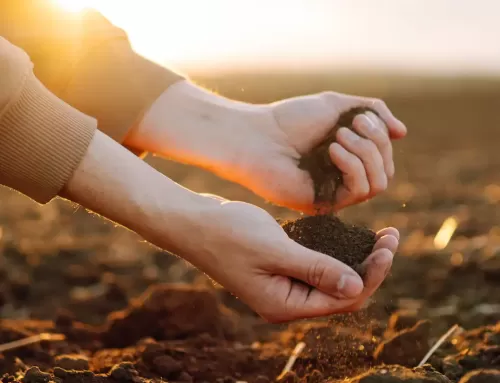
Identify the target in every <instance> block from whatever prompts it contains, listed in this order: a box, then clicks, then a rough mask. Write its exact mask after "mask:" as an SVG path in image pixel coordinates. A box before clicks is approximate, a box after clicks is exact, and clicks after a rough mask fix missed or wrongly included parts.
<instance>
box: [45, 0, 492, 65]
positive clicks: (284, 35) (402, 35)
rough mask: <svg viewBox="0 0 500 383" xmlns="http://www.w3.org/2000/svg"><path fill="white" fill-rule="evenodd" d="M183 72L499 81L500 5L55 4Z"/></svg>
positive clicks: (340, 0) (327, 1)
mask: <svg viewBox="0 0 500 383" xmlns="http://www.w3.org/2000/svg"><path fill="white" fill-rule="evenodd" d="M54 1H57V2H59V3H60V4H61V5H63V6H66V7H70V8H71V9H73V10H77V9H78V8H81V7H82V6H84V5H86V6H89V5H90V6H94V7H95V8H97V9H98V10H100V11H101V12H102V13H103V14H104V15H105V16H106V17H108V18H109V19H110V20H111V21H112V22H113V23H115V24H116V25H118V26H120V27H122V28H124V29H125V30H126V31H127V32H128V34H129V37H130V39H131V42H132V44H133V46H134V48H135V49H136V50H137V51H138V52H139V53H141V54H143V55H144V56H146V57H148V58H150V59H152V60H155V61H157V62H159V63H169V64H171V65H174V66H179V67H182V68H197V69H199V68H205V69H207V70H213V69H215V68H226V67H231V68H238V67H269V66H274V67H280V68H290V69H299V68H304V67H317V68H321V67H322V68H328V67H335V68H339V67H340V68H345V69H353V68H354V69H355V68H361V69H369V70H370V69H372V70H398V71H403V72H405V71H406V72H408V71H409V72H422V71H430V72H439V73H441V74H442V73H449V74H456V73H472V74H478V73H479V74H484V73H487V74H490V73H496V74H500V22H499V20H498V19H499V18H500V0H141V1H125V0H54Z"/></svg>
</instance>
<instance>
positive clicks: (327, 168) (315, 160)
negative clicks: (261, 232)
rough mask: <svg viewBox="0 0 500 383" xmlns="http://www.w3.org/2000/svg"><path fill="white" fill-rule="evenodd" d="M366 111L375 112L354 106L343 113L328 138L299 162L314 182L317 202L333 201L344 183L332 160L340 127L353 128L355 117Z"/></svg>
mask: <svg viewBox="0 0 500 383" xmlns="http://www.w3.org/2000/svg"><path fill="white" fill-rule="evenodd" d="M366 112H372V113H375V112H374V111H373V110H371V109H369V108H353V109H351V110H349V111H348V112H346V113H344V114H342V115H341V116H340V118H339V120H338V122H337V124H336V125H335V126H334V127H333V129H332V130H331V131H330V133H329V134H328V135H327V136H326V138H325V139H324V140H323V141H322V142H321V143H320V144H319V145H317V146H316V147H315V148H313V149H312V150H311V151H310V152H309V153H307V154H304V155H303V156H302V157H301V159H300V162H299V168H301V169H303V170H307V171H308V172H309V174H310V175H311V178H312V180H313V183H314V192H315V203H317V204H322V203H324V202H328V203H331V202H332V201H334V200H335V192H336V191H337V188H338V187H339V186H340V185H342V172H341V171H340V169H339V168H338V167H337V166H336V165H335V164H334V163H333V162H332V160H331V157H330V152H329V148H330V145H331V144H332V143H333V142H335V140H336V137H337V131H338V130H339V129H340V128H350V129H351V128H352V124H353V120H354V118H355V117H356V116H357V115H359V114H363V113H366Z"/></svg>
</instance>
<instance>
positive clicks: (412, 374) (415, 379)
mask: <svg viewBox="0 0 500 383" xmlns="http://www.w3.org/2000/svg"><path fill="white" fill-rule="evenodd" d="M348 382H350V383H400V382H401V383H403V382H405V383H451V381H450V380H449V379H448V378H447V377H446V376H444V375H442V374H440V373H439V372H438V371H436V370H435V369H434V368H432V367H431V366H429V365H425V366H422V367H417V368H413V369H409V368H405V367H402V366H378V367H376V368H373V369H371V370H369V371H367V372H365V373H364V374H361V375H359V376H356V377H354V378H351V379H349V380H348Z"/></svg>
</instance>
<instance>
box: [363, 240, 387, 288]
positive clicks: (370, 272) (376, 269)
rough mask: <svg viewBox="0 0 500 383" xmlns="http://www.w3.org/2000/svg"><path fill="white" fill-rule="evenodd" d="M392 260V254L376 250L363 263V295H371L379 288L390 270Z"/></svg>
mask: <svg viewBox="0 0 500 383" xmlns="http://www.w3.org/2000/svg"><path fill="white" fill-rule="evenodd" d="M393 258H394V254H393V253H392V252H391V251H390V250H389V249H378V250H375V251H374V252H373V253H372V254H371V255H370V256H369V257H368V258H367V259H366V260H365V262H363V267H364V268H365V271H366V273H365V275H364V278H363V281H364V286H365V290H364V291H363V295H364V294H365V292H366V291H369V292H371V293H370V295H371V294H372V293H373V291H374V290H376V289H377V288H378V287H379V286H380V284H381V283H382V282H383V281H384V279H385V277H386V276H387V275H388V274H389V272H390V270H391V266H392V260H393Z"/></svg>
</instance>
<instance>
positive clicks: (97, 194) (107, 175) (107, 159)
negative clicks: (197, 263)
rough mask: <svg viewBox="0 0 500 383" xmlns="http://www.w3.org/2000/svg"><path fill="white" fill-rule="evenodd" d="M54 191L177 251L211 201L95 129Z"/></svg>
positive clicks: (156, 242)
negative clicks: (78, 160)
mask: <svg viewBox="0 0 500 383" xmlns="http://www.w3.org/2000/svg"><path fill="white" fill-rule="evenodd" d="M60 196H61V197H63V198H66V199H69V200H71V201H73V202H76V203H78V204H80V205H82V206H83V207H85V208H87V209H89V210H91V211H93V212H95V213H98V214H99V215H101V216H103V217H105V218H107V219H109V220H111V221H113V222H115V223H117V224H119V225H121V226H124V227H126V228H128V229H130V230H132V231H134V232H136V233H137V234H139V235H141V236H142V237H143V238H144V239H146V240H147V241H149V242H151V243H153V244H155V245H157V246H159V247H161V248H163V249H165V250H168V251H171V252H173V253H176V254H178V255H180V256H183V255H184V253H188V252H189V251H186V249H184V248H183V246H184V244H189V243H190V242H192V236H193V233H196V227H197V225H199V222H203V220H200V215H201V214H203V213H202V212H203V211H204V209H205V210H206V209H207V208H209V207H210V203H211V201H209V199H208V198H205V197H203V196H202V195H199V194H197V193H194V192H192V191H190V190H188V189H186V188H184V187H182V186H180V185H179V184H177V183H175V182H173V181H172V180H170V179H169V178H167V177H166V176H164V175H163V174H161V173H160V172H158V171H157V170H155V169H154V168H153V167H151V166H149V165H148V164H147V163H145V162H144V161H142V160H140V159H139V158H137V157H136V156H134V155H133V154H132V153H130V152H129V151H128V150H126V149H125V148H123V147H122V146H121V145H119V144H118V143H116V142H115V141H114V140H112V139H111V138H109V137H108V136H106V135H104V134H103V133H101V132H100V131H97V132H96V134H95V136H94V138H93V139H92V141H91V143H90V145H89V147H88V150H87V153H86V154H85V156H84V158H83V160H82V162H81V163H80V164H79V166H78V167H77V169H76V171H75V173H74V174H73V176H72V177H71V179H70V181H69V182H68V183H67V184H66V186H65V187H64V189H63V190H62V191H61V192H60Z"/></svg>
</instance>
